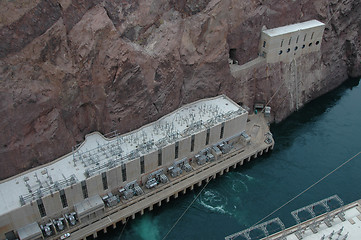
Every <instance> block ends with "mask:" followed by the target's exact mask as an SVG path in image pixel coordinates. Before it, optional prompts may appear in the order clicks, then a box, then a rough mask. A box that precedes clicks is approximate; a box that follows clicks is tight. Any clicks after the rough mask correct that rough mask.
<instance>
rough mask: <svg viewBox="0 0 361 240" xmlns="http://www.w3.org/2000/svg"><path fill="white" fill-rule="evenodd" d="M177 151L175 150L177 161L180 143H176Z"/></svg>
mask: <svg viewBox="0 0 361 240" xmlns="http://www.w3.org/2000/svg"><path fill="white" fill-rule="evenodd" d="M174 147H175V149H174V158H175V159H177V158H178V151H179V142H176V143H175V146H174Z"/></svg>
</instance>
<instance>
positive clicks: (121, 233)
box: [118, 217, 130, 240]
mask: <svg viewBox="0 0 361 240" xmlns="http://www.w3.org/2000/svg"><path fill="white" fill-rule="evenodd" d="M129 218H130V217H128V218H126V221H125V224H124V226H123V228H122V231H121V232H120V235H119V238H118V240H120V239H121V237H122V235H123V232H124V229H125V226H127V223H128V220H129Z"/></svg>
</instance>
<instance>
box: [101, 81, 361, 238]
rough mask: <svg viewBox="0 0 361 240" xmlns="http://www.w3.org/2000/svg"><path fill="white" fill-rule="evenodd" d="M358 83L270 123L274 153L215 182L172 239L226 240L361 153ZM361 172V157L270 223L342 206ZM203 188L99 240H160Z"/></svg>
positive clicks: (354, 192) (356, 190) (355, 192)
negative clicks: (334, 199)
mask: <svg viewBox="0 0 361 240" xmlns="http://www.w3.org/2000/svg"><path fill="white" fill-rule="evenodd" d="M359 82H360V80H359V79H350V80H348V81H347V82H345V83H344V84H343V85H342V86H340V87H339V88H337V89H336V90H334V91H332V92H330V93H328V94H326V95H324V96H322V97H320V98H318V99H316V100H314V101H312V102H310V103H309V104H307V105H306V106H305V107H304V108H302V109H301V110H299V111H298V112H296V113H294V114H292V115H291V116H290V117H289V118H287V119H286V120H285V121H283V122H282V123H280V124H276V125H272V126H271V131H272V133H273V135H274V138H275V141H276V145H275V148H274V150H273V151H272V152H271V153H270V154H267V155H264V156H262V157H260V158H257V159H256V160H254V161H253V162H251V163H248V164H246V165H244V166H243V167H239V168H237V169H236V170H233V171H230V172H229V173H226V174H225V175H223V176H221V177H217V179H216V180H212V181H211V182H210V183H209V184H208V186H207V187H206V188H205V189H204V191H202V193H201V194H200V196H199V198H197V200H196V201H195V202H194V204H193V205H192V206H191V207H190V208H189V210H188V212H187V213H186V214H185V215H184V216H183V218H181V220H180V221H179V222H178V224H177V225H176V226H175V227H174V228H173V230H172V231H171V233H170V234H169V235H168V237H167V239H197V240H201V239H224V237H225V236H227V235H230V234H233V233H235V232H238V231H241V230H243V229H246V228H248V227H250V226H252V225H253V224H255V223H256V222H258V221H259V220H260V219H262V218H263V217H265V216H267V215H268V214H269V213H270V212H272V211H273V210H275V209H277V208H278V207H280V206H281V205H282V204H284V203H285V202H287V201H288V200H290V199H291V198H293V197H294V196H296V195H297V194H299V193H300V192H302V191H303V190H304V189H306V188H307V187H308V186H310V185H312V184H313V183H315V182H316V181H317V180H319V179H320V178H322V177H323V176H325V175H326V174H327V173H329V172H330V171H332V170H333V169H335V168H336V167H338V166H339V165H340V164H342V163H343V162H344V161H346V160H347V159H349V158H350V157H352V156H353V155H355V154H356V153H358V152H359V151H361V87H360V84H359ZM360 169H361V155H359V156H358V157H356V158H355V159H353V160H352V161H350V162H349V163H348V164H347V165H345V166H344V167H342V168H341V169H339V170H338V171H336V172H335V173H333V174H332V175H330V176H329V177H328V178H326V179H325V180H324V181H322V182H321V183H319V184H318V185H316V186H315V187H313V188H312V189H310V190H309V191H307V192H306V193H305V194H303V195H302V196H300V197H299V198H297V199H296V200H295V201H293V202H291V203H290V204H288V205H287V206H285V207H283V208H282V209H280V210H279V211H278V212H277V213H275V214H274V215H273V216H271V217H269V218H267V219H266V220H269V219H271V218H274V217H280V219H281V220H282V221H283V223H284V224H285V225H286V227H287V226H291V225H293V224H295V221H294V220H293V218H292V217H291V214H290V212H291V211H293V210H296V209H298V208H301V207H303V206H306V205H308V204H311V203H313V202H316V201H319V200H321V199H324V198H327V197H329V196H332V195H334V194H338V195H339V196H340V198H341V199H342V200H343V201H344V203H345V204H348V203H351V202H353V201H355V200H358V199H361V191H360V189H361V187H360V186H361V174H360ZM202 187H203V186H202ZM202 187H201V188H196V189H195V190H194V191H191V192H188V193H187V194H186V195H182V194H180V196H179V198H178V199H176V200H171V201H170V202H169V203H167V204H163V205H162V207H160V208H157V207H155V209H154V210H153V211H152V212H146V213H145V214H144V215H143V216H142V217H138V218H136V219H135V220H130V221H129V222H128V223H127V224H126V226H125V227H124V229H123V225H120V226H118V228H116V229H115V230H112V231H110V232H109V233H108V234H106V235H101V236H100V237H99V238H98V239H101V240H104V239H111V240H118V239H132V240H133V239H139V240H140V239H147V240H153V239H154V240H155V239H163V237H164V236H165V235H166V234H167V232H168V231H169V230H170V229H171V227H172V226H173V224H174V223H175V222H176V221H177V219H178V218H179V217H180V216H181V215H182V213H183V212H184V211H185V209H186V208H187V207H188V205H189V204H190V203H191V202H192V201H193V199H194V198H195V197H196V195H197V194H198V193H199V191H200V190H201V189H202ZM335 207H336V206H335Z"/></svg>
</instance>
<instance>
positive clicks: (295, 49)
mask: <svg viewBox="0 0 361 240" xmlns="http://www.w3.org/2000/svg"><path fill="white" fill-rule="evenodd" d="M315 44H316V45H318V44H320V41H317V42H316V43H315ZM308 46H309V47H311V46H312V42H311V43H309V44H308ZM305 47H306V45H305V44H303V45H302V47H301V48H302V49H304V48H305ZM297 50H298V46H296V47H295V48H294V51H297ZM290 51H291V49H290V48H288V49H287V53H289V52H290ZM282 53H283V50H280V51H279V53H278V55H281V54H282Z"/></svg>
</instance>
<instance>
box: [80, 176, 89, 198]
mask: <svg viewBox="0 0 361 240" xmlns="http://www.w3.org/2000/svg"><path fill="white" fill-rule="evenodd" d="M81 190H82V192H83V197H84V199H85V198H88V188H87V186H86V181H85V180H83V181H81Z"/></svg>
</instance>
